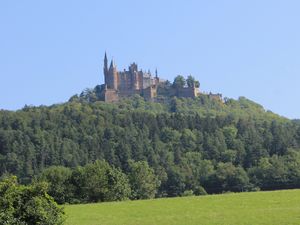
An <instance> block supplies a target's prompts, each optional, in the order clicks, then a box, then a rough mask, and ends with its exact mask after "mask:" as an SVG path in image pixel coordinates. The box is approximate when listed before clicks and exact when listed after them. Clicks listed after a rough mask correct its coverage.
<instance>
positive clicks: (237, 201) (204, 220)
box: [65, 190, 300, 225]
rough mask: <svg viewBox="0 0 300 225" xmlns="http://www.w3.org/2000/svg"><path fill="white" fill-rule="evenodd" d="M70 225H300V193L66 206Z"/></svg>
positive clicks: (282, 192)
mask: <svg viewBox="0 0 300 225" xmlns="http://www.w3.org/2000/svg"><path fill="white" fill-rule="evenodd" d="M65 211H66V214H67V221H66V224H67V225H100V224H101V225H156V224H159V225H177V224H178V225H189V224H191V225H199V224H218V225H219V224H222V225H241V224H243V225H246V224H247V225H256V224H266V225H267V224H268V225H288V224H297V225H298V224H300V190H285V191H270V192H251V193H232V194H222V195H208V196H200V197H181V198H165V199H154V200H141V201H125V202H110V203H99V204H85V205H83V204H82V205H66V206H65Z"/></svg>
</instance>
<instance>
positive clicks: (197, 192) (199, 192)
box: [195, 186, 207, 196]
mask: <svg viewBox="0 0 300 225" xmlns="http://www.w3.org/2000/svg"><path fill="white" fill-rule="evenodd" d="M195 195H197V196H198V195H207V192H206V190H205V189H204V187H202V186H199V187H197V188H196V190H195Z"/></svg>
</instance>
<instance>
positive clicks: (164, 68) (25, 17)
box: [0, 0, 300, 119]
mask: <svg viewBox="0 0 300 225" xmlns="http://www.w3.org/2000/svg"><path fill="white" fill-rule="evenodd" d="M299 10H300V1H298V0H280V1H279V0H244V1H241V0H210V1H207V0H144V1H141V0H126V1H125V0H107V1H102V0H84V1H83V0H81V1H79V0H63V1H62V0H45V1H40V0H26V1H21V0H19V1H18V0H15V1H12V0H0V109H8V110H17V109H21V108H22V107H24V105H25V104H26V105H36V106H38V105H51V104H55V103H62V102H65V101H67V100H68V99H69V98H70V97H71V96H72V95H74V94H79V93H80V92H81V91H82V90H84V89H85V88H92V87H94V86H96V85H97V84H102V83H103V72H102V71H103V70H102V68H103V57H104V52H105V51H107V54H108V57H109V59H111V58H114V60H115V62H116V64H117V67H118V69H119V70H123V69H125V68H127V67H128V65H129V64H130V63H132V62H136V63H138V65H139V68H141V69H143V70H148V69H150V70H151V71H152V72H153V73H154V71H155V68H157V70H158V75H159V76H160V77H162V78H165V79H169V80H171V81H172V80H173V78H174V77H175V76H176V75H178V74H181V75H185V76H187V75H190V74H191V75H193V76H194V77H195V78H196V79H197V80H199V81H200V84H201V87H200V88H201V91H204V92H210V91H211V92H213V93H222V94H223V96H224V97H229V98H235V99H236V98H238V97H239V96H245V97H247V98H249V99H251V100H253V101H255V102H257V103H259V104H261V105H263V106H264V107H265V108H266V109H267V110H271V111H273V112H275V113H278V114H280V115H282V116H285V117H288V118H291V119H295V118H300V104H299V103H298V100H299V99H300V89H299V88H298V87H299V85H300V29H299V26H300V13H299Z"/></svg>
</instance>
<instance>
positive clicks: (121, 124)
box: [0, 90, 300, 203]
mask: <svg viewBox="0 0 300 225" xmlns="http://www.w3.org/2000/svg"><path fill="white" fill-rule="evenodd" d="M93 96H94V97H95V96H97V91H95V90H86V91H85V92H84V93H82V94H81V95H80V96H73V97H72V98H71V99H70V101H69V102H68V103H65V104H60V105H53V106H50V107H45V106H40V107H29V106H26V107H24V108H23V109H22V110H19V111H16V112H10V111H4V110H2V111H0V173H1V175H2V174H5V173H11V174H15V175H17V176H18V177H19V178H20V182H21V183H24V184H26V183H30V182H31V181H32V180H34V178H35V177H37V178H38V179H41V180H45V181H47V182H49V185H50V186H49V188H50V190H49V191H50V193H51V194H52V195H53V196H55V199H56V200H57V201H58V202H59V203H63V202H76V201H79V202H87V201H93V202H95V201H113V200H123V199H126V198H133V199H137V198H152V197H154V196H156V197H161V196H179V195H183V194H184V193H185V194H187V193H195V194H196V193H200V191H199V190H202V191H201V193H204V192H203V188H204V189H205V191H207V192H208V193H220V192H223V191H248V190H256V189H259V188H260V189H278V188H296V187H299V186H300V181H299V180H300V172H299V169H298V168H299V166H298V165H299V163H300V159H299V154H300V150H299V149H300V124H299V122H297V121H290V120H288V119H286V118H283V117H280V116H278V115H276V114H273V113H272V112H270V111H265V110H264V109H263V107H261V106H260V105H258V104H256V103H254V102H252V101H250V100H248V99H246V98H243V97H241V98H239V99H238V100H233V99H225V101H224V102H222V101H219V100H214V99H210V98H209V96H206V95H201V96H200V97H197V98H195V99H181V98H175V97H174V98H167V97H166V98H159V99H158V102H146V101H144V99H143V98H142V97H140V96H134V97H132V98H128V99H124V100H122V101H120V102H118V103H114V104H110V103H104V102H98V101H95V99H97V98H94V97H93ZM97 160H100V161H97ZM52 166H54V167H52ZM49 167H50V168H49ZM145 176H146V177H147V178H145ZM137 177H141V179H143V182H145V183H143V182H141V181H140V180H139V179H137ZM147 179H148V180H147ZM79 184H80V185H79ZM145 188H146V189H145ZM144 190H147V191H146V192H145V196H143V194H142V192H144ZM116 193H118V194H116Z"/></svg>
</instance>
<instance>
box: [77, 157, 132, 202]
mask: <svg viewBox="0 0 300 225" xmlns="http://www.w3.org/2000/svg"><path fill="white" fill-rule="evenodd" d="M72 183H73V184H74V185H75V186H76V192H75V193H76V195H77V196H78V197H79V198H80V201H87V202H104V201H120V200H125V199H128V197H129V196H130V186H129V182H128V179H127V177H126V175H125V174H124V173H122V172H121V171H120V170H118V169H115V168H112V167H110V165H109V164H108V163H107V162H105V161H103V160H102V161H100V160H97V161H95V162H94V163H90V164H87V165H86V166H84V167H78V168H77V169H76V170H75V171H74V172H73V175H72Z"/></svg>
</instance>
